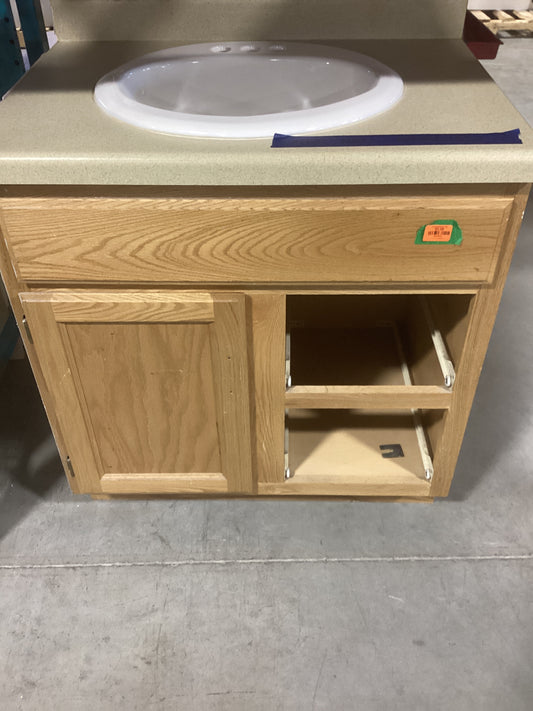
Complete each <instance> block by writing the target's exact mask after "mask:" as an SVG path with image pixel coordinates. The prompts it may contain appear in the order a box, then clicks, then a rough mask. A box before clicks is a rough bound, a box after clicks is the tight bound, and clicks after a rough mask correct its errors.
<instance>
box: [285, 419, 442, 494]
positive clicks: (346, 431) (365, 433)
mask: <svg viewBox="0 0 533 711" xmlns="http://www.w3.org/2000/svg"><path fill="white" fill-rule="evenodd" d="M286 427H287V435H288V436H287V440H288V441H287V445H288V446H287V449H288V465H289V471H290V474H291V477H290V478H289V479H287V480H286V481H285V482H284V483H283V484H280V485H279V486H278V487H277V488H278V489H279V491H276V493H287V494H298V493H300V491H303V490H304V489H305V491H307V492H308V493H310V494H311V493H312V494H315V495H321V494H325V493H327V492H328V491H329V492H332V491H335V492H336V493H338V494H339V495H342V494H344V495H353V496H366V495H368V496H374V495H375V496H428V495H429V489H430V481H428V479H427V478H426V468H425V463H424V461H423V458H422V453H421V449H420V443H419V440H418V437H417V432H416V427H415V419H414V417H413V415H412V414H411V413H402V412H393V413H390V412H389V413H368V412H362V411H355V410H344V411H339V410H303V409H301V410H290V411H288V413H287V416H286ZM400 448H401V449H400ZM394 450H396V453H397V454H400V455H401V456H396V457H388V456H384V455H386V454H388V453H391V452H393V451H394Z"/></svg>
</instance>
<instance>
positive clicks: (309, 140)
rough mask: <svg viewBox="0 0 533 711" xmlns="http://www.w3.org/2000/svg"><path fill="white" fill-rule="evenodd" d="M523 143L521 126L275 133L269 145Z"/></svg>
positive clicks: (283, 146)
mask: <svg viewBox="0 0 533 711" xmlns="http://www.w3.org/2000/svg"><path fill="white" fill-rule="evenodd" d="M513 143H522V139H521V138H520V129H519V128H515V129H513V130H511V131H501V132H499V133H399V134H383V135H376V136H287V135H285V134H283V133H275V134H274V138H273V140H272V146H271V147H272V148H339V147H340V148H345V147H351V146H356V147H357V146H468V145H471V146H475V145H498V144H500V145H501V144H506V145H509V144H513Z"/></svg>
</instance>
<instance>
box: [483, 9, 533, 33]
mask: <svg viewBox="0 0 533 711" xmlns="http://www.w3.org/2000/svg"><path fill="white" fill-rule="evenodd" d="M471 12H472V15H474V17H476V18H477V19H478V20H479V21H480V22H483V24H484V25H485V27H488V29H489V30H491V32H493V33H494V34H498V33H499V32H520V33H521V34H527V35H532V34H533V12H532V11H531V10H523V11H520V10H507V11H504V10H485V11H483V10H472V11H471Z"/></svg>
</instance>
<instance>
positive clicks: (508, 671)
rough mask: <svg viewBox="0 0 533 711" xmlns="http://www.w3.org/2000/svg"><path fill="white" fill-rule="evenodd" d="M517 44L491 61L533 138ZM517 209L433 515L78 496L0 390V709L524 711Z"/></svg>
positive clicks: (37, 422) (7, 380) (527, 620)
mask: <svg viewBox="0 0 533 711" xmlns="http://www.w3.org/2000/svg"><path fill="white" fill-rule="evenodd" d="M532 60H533V41H532V40H524V39H521V40H514V41H507V42H506V44H505V46H504V47H503V48H502V49H501V50H500V54H499V57H498V59H497V60H496V61H495V62H487V63H486V67H487V69H488V70H489V71H490V72H491V73H493V75H494V77H495V78H496V80H497V81H499V82H500V84H501V86H502V88H503V89H504V90H505V91H506V92H507V93H508V95H509V97H510V98H511V100H512V101H513V102H514V103H515V104H516V105H517V106H518V107H519V108H520V109H521V110H522V111H523V113H524V114H525V115H526V116H528V117H529V121H530V122H533V101H532V99H533V96H532V92H531V67H532V66H533V62H532ZM532 277H533V206H532V205H531V203H530V206H529V211H528V213H527V214H526V219H525V223H524V226H523V229H522V234H521V236H520V239H519V245H518V248H517V251H516V254H515V258H514V261H513V265H512V268H511V273H510V275H509V279H508V283H507V286H506V289H505V294H504V298H503V302H502V306H501V309H500V313H499V316H498V319H497V323H496V327H495V331H494V334H493V338H492V341H491V345H490V349H489V353H488V356H487V361H486V365H485V368H484V370H483V374H482V376H481V382H480V385H479V390H478V393H477V396H476V401H475V405H474V408H473V411H472V416H471V419H470V423H469V425H468V430H467V433H466V438H465V442H464V446H463V449H462V453H461V457H460V460H459V464H458V467H457V472H456V477H455V480H454V484H453V488H452V492H451V495H450V497H449V499H447V500H440V501H437V502H436V503H434V504H433V505H424V504H370V503H350V502H312V501H311V502H287V501H264V502H261V501H180V500H174V501H140V502H131V501H112V502H96V501H92V500H90V499H88V498H87V497H74V496H72V495H71V494H70V493H69V490H68V486H67V484H66V481H65V479H64V476H63V474H62V473H61V470H60V466H59V461H58V458H57V454H56V451H55V446H54V443H53V440H52V439H51V436H50V431H49V428H48V425H47V423H46V419H45V417H44V413H43V410H42V407H41V405H40V402H39V399H38V396H37V393H36V390H35V386H34V384H33V380H32V377H31V374H30V372H29V370H28V367H27V364H26V363H25V362H23V361H13V362H11V363H10V365H9V367H8V371H7V373H6V377H4V379H3V381H2V383H1V384H0V403H1V406H0V590H1V593H0V605H1V608H0V609H1V618H0V619H1V624H0V662H1V663H0V708H1V709H4V710H5V711H11V710H15V709H35V710H36V711H48V710H50V711H52V710H53V711H63V710H68V711H71V710H85V709H87V710H89V709H90V710H91V711H92V709H98V710H99V711H107V710H109V711H118V710H120V711H122V709H124V710H126V709H127V710H128V711H137V710H144V709H158V710H162V711H166V710H167V709H168V710H170V709H172V710H174V709H177V710H179V711H181V710H182V709H183V710H185V709H186V710H187V711H189V710H191V711H204V710H205V711H210V710H214V711H215V710H216V711H225V710H227V711H240V710H241V709H242V710H243V711H263V710H264V711H277V710H281V711H286V710H287V711H299V710H302V711H311V710H312V709H317V710H318V709H324V710H327V711H330V710H334V711H337V710H341V711H344V710H345V709H346V710H351V709H362V710H364V711H374V710H375V711H388V710H389V709H391V710H394V711H397V710H403V709H405V710H409V711H413V710H414V711H417V710H419V709H420V710H421V711H426V710H429V709H431V710H432V711H441V710H442V711H444V710H446V711H448V709H454V711H461V710H462V709H464V710H465V711H501V710H502V709H506V711H521V710H524V711H531V709H532V708H533V672H532V670H531V659H532V658H533V614H532V613H533V610H532V602H533V595H532V593H531V590H532V588H533V519H532V515H531V504H532V502H533V457H532V448H533V444H532V443H533V403H532V399H531V394H532V393H533V359H532V357H531V353H532V351H533V321H532V319H531V313H532V307H533V287H532V284H533V279H532Z"/></svg>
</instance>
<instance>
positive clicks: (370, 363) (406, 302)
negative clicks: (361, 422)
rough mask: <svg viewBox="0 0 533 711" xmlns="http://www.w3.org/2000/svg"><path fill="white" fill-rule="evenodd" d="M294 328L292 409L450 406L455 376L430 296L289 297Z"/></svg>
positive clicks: (289, 345)
mask: <svg viewBox="0 0 533 711" xmlns="http://www.w3.org/2000/svg"><path fill="white" fill-rule="evenodd" d="M458 298H459V299H460V300H461V301H460V306H461V308H460V309H459V311H460V312H461V315H462V316H464V313H466V311H467V310H468V304H469V300H470V297H469V296H468V295H466V296H464V295H461V296H460V297H457V296H453V297H452V300H453V299H455V301H456V303H457V299H458ZM287 322H288V326H287V339H286V340H287V342H286V359H287V365H286V373H287V385H288V387H287V389H286V394H285V406H286V407H290V408H339V409H342V408H368V409H373V410H380V409H399V408H402V409H439V410H440V409H448V408H449V407H450V405H451V401H452V394H451V390H452V386H453V382H454V380H455V370H454V366H453V363H452V357H451V355H449V353H448V349H447V346H446V334H444V335H443V333H441V331H440V329H439V328H438V326H437V325H436V323H435V320H434V317H433V313H432V309H431V306H430V303H429V300H428V298H427V297H426V296H425V295H408V296H406V295H402V296H401V297H398V296H395V297H394V298H391V297H390V296H387V295H376V296H372V297H368V296H355V297H337V296H321V297H308V298H307V301H303V299H302V297H294V298H291V297H288V299H287Z"/></svg>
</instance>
